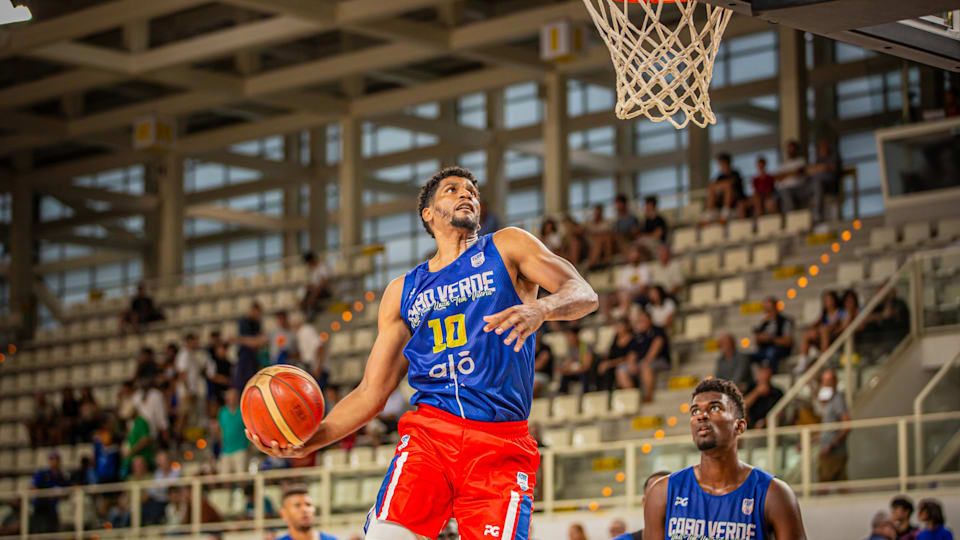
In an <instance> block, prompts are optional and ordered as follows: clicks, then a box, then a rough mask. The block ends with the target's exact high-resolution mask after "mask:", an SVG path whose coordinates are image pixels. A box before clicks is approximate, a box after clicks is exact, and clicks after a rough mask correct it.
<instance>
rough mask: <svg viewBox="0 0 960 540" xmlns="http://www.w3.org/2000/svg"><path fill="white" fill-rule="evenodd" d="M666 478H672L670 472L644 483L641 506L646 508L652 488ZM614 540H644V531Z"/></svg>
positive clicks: (652, 476) (650, 477) (662, 472)
mask: <svg viewBox="0 0 960 540" xmlns="http://www.w3.org/2000/svg"><path fill="white" fill-rule="evenodd" d="M665 476H670V472H669V471H657V472H655V473H653V474H651V475H650V476H648V477H647V479H646V480H644V482H643V496H641V497H640V506H645V505H646V504H647V493H649V492H650V487H651V486H653V485H654V484H656V483H657V480H660V479H661V478H663V477H665ZM613 540H643V529H640V530H639V531H635V532H632V533H624V534H621V535H620V536H618V537H616V538H614V539H613Z"/></svg>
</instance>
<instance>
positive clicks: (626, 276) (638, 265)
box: [601, 246, 650, 322]
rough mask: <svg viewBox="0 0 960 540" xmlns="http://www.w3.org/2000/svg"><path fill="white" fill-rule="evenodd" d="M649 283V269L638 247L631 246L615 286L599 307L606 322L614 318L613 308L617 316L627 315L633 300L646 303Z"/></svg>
mask: <svg viewBox="0 0 960 540" xmlns="http://www.w3.org/2000/svg"><path fill="white" fill-rule="evenodd" d="M649 283H650V269H649V267H648V266H647V264H646V263H644V262H643V254H642V252H641V251H640V249H639V248H637V247H636V246H632V247H631V248H630V251H629V252H628V254H627V264H626V265H624V266H623V267H622V268H620V269H619V273H618V274H617V282H616V283H614V287H615V288H616V289H615V290H614V292H613V293H612V294H610V295H609V296H607V297H605V298H603V305H602V306H601V309H602V311H603V314H604V317H605V318H606V320H607V322H610V321H611V320H612V319H613V318H614V312H613V310H614V308H616V309H617V311H618V314H617V315H618V316H622V315H628V314H629V313H630V308H631V306H633V303H634V302H639V303H646V294H647V285H648V284H649Z"/></svg>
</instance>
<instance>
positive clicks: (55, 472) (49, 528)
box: [30, 450, 70, 533]
mask: <svg viewBox="0 0 960 540" xmlns="http://www.w3.org/2000/svg"><path fill="white" fill-rule="evenodd" d="M47 464H48V465H49V467H47V468H45V469H40V470H39V471H37V473H36V474H34V475H33V482H32V483H31V484H30V487H31V489H49V488H57V487H66V486H69V485H70V477H69V476H67V473H66V472H65V471H64V470H63V469H62V468H60V452H57V451H56V450H51V451H50V452H49V453H48V454H47ZM59 502H60V497H37V498H35V499H33V516H31V518H32V519H31V523H30V532H31V533H48V532H60V513H59V511H58V509H57V504H58V503H59Z"/></svg>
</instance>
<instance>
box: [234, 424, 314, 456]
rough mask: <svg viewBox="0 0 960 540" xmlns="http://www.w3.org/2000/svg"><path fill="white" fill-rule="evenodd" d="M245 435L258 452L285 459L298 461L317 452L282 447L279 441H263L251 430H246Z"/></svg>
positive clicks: (306, 447)
mask: <svg viewBox="0 0 960 540" xmlns="http://www.w3.org/2000/svg"><path fill="white" fill-rule="evenodd" d="M243 433H244V434H246V436H247V439H249V440H250V442H252V443H253V445H254V446H256V447H257V449H258V450H260V451H261V452H263V453H264V454H267V455H270V456H273V457H276V458H283V459H290V458H293V459H296V458H303V457H307V456H309V455H310V454H312V453H313V452H315V451H316V449H315V448H312V447H310V446H292V445H290V446H287V445H285V446H280V443H278V442H277V441H269V442H267V441H261V440H260V437H258V436H257V435H256V434H254V433H251V432H250V430H249V429H244V430H243Z"/></svg>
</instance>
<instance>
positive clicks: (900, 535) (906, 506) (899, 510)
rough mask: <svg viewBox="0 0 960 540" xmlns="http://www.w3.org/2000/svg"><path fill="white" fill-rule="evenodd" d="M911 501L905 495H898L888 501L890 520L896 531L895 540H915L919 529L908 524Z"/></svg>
mask: <svg viewBox="0 0 960 540" xmlns="http://www.w3.org/2000/svg"><path fill="white" fill-rule="evenodd" d="M911 515H913V501H912V500H910V497H907V496H906V495H898V496H896V497H894V498H893V500H892V501H890V519H891V521H892V522H893V527H894V529H896V531H897V536H896V540H915V539H916V538H917V534H918V533H919V532H920V529H918V528H917V527H915V526H914V525H913V524H912V523H910V516H911Z"/></svg>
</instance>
